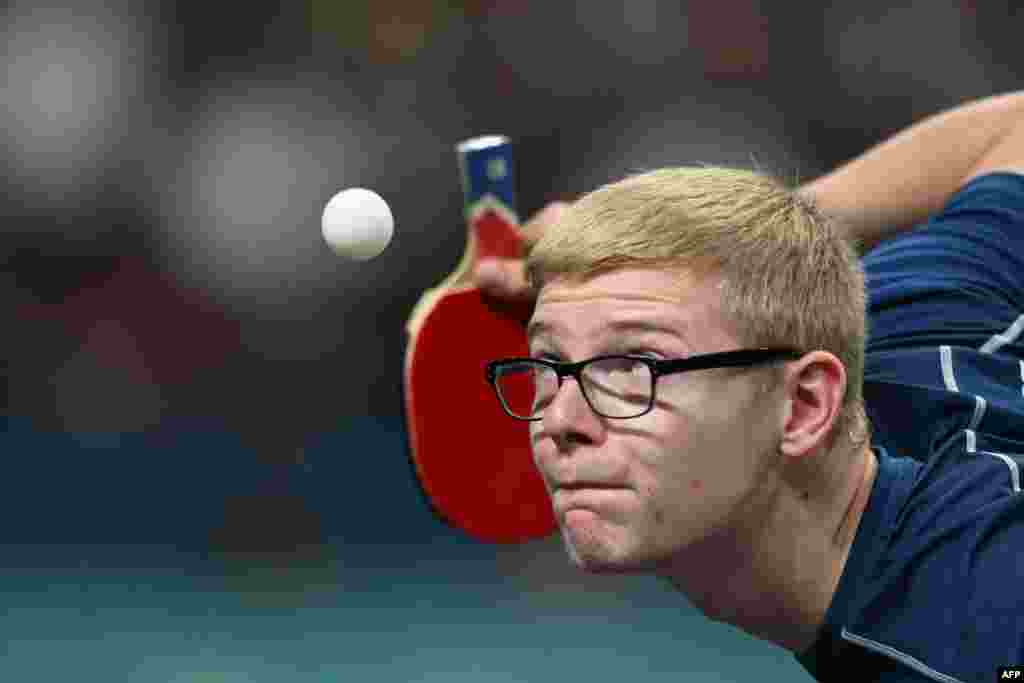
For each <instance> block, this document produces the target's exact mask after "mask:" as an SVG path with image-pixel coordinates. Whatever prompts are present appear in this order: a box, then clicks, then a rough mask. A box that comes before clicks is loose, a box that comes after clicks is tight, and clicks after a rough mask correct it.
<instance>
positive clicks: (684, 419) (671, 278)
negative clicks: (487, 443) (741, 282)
mask: <svg viewBox="0 0 1024 683" xmlns="http://www.w3.org/2000/svg"><path fill="white" fill-rule="evenodd" d="M716 282H717V280H708V281H705V282H696V281H693V280H692V279H688V278H685V277H681V276H680V275H678V274H669V273H666V272H663V271H656V270H647V269H628V270H617V271H613V272H610V273H605V274H602V275H599V276H597V277H594V278H592V279H591V280H589V281H588V282H586V283H583V284H575V283H569V282H567V281H565V280H564V279H555V280H553V281H551V282H549V283H547V284H545V285H544V287H543V288H542V289H541V291H540V295H539V297H538V300H537V305H536V309H535V311H534V314H533V318H532V320H531V323H532V324H533V325H537V324H538V323H540V324H542V325H543V326H544V330H543V331H541V332H538V333H536V334H533V335H532V337H531V339H530V353H531V355H532V356H534V357H541V356H543V357H547V358H552V359H554V360H560V361H580V360H585V359H587V358H591V357H593V356H597V355H602V354H613V353H623V354H625V353H628V354H644V355H651V356H653V357H656V358H665V359H668V358H680V357H685V356H691V355H697V354H703V353H712V352H716V351H730V350H734V349H737V348H739V345H738V343H737V342H736V340H735V339H734V338H733V337H732V336H731V335H730V334H728V333H727V332H726V331H725V330H724V329H723V327H722V325H721V324H720V323H719V318H718V313H717V301H718V294H717V291H716V290H715V289H714V286H715V284H716ZM623 322H637V323H645V324H653V325H656V326H658V327H661V328H664V331H650V330H630V329H626V328H620V329H612V328H613V326H614V325H615V324H617V323H623ZM755 389H756V387H755V384H754V374H753V373H752V372H746V373H744V372H738V373H736V372H734V373H732V375H731V376H730V375H729V374H727V373H726V371H721V370H699V371H696V372H687V373H680V374H673V375H666V376H663V377H660V378H659V379H658V381H657V390H656V391H657V393H656V397H657V401H656V403H655V406H654V408H653V410H652V411H651V412H649V413H647V414H646V415H642V416H640V417H636V418H631V419H626V420H615V419H607V418H603V417H600V416H598V415H596V414H595V413H594V412H592V411H591V410H590V408H589V406H588V405H587V403H586V400H585V399H584V398H583V395H582V394H581V393H580V388H579V385H578V384H577V383H576V382H575V381H573V380H571V379H566V380H565V381H564V382H563V384H562V386H561V388H560V389H559V391H558V394H557V395H556V396H555V398H554V400H552V401H551V402H550V403H549V404H547V406H546V408H545V411H544V415H543V419H542V420H538V421H536V422H532V423H531V429H530V434H531V441H532V445H533V453H534V460H535V462H536V464H537V467H538V469H539V470H540V473H541V475H542V476H543V478H544V482H545V484H546V486H547V489H548V493H549V494H550V496H551V500H552V504H553V507H554V511H555V515H556V518H557V519H558V522H559V525H560V527H561V531H562V535H563V538H564V540H565V543H566V547H567V549H568V550H569V553H570V555H571V556H572V558H573V560H574V562H575V563H576V564H577V565H578V566H580V567H581V568H583V569H586V570H588V571H594V572H626V571H641V570H651V569H656V568H657V567H659V566H663V563H664V562H666V561H667V560H670V559H677V560H678V559H680V558H685V557H686V554H685V551H686V550H687V549H688V548H692V547H693V546H694V544H695V543H697V542H698V541H700V540H701V539H702V538H704V537H706V536H707V535H708V534H709V533H711V532H712V531H715V530H717V529H721V528H723V526H731V525H737V524H741V523H743V520H742V519H739V518H737V517H736V516H737V515H741V514H742V511H743V510H744V509H745V508H743V507H742V506H741V503H742V502H744V500H745V499H746V498H747V497H748V496H750V495H751V493H752V492H753V491H754V488H755V486H756V485H757V484H758V474H759V471H760V470H761V469H762V468H763V467H764V463H765V462H766V459H765V458H766V454H771V453H774V451H775V445H776V443H777V441H776V440H775V434H774V432H773V427H776V426H777V423H774V422H773V421H777V420H778V417H779V414H780V413H779V406H778V404H776V405H771V402H769V401H766V400H764V399H762V400H760V401H758V400H756V399H757V396H756V391H755Z"/></svg>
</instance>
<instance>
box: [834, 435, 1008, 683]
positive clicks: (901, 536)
mask: <svg viewBox="0 0 1024 683" xmlns="http://www.w3.org/2000/svg"><path fill="white" fill-rule="evenodd" d="M963 431H964V432H966V431H967V430H963ZM1022 465H1024V442H1011V441H1010V440H1007V439H1002V438H999V437H989V436H987V435H984V434H974V437H973V438H968V435H967V434H966V433H956V434H954V435H952V436H951V437H950V438H949V439H947V440H946V441H945V442H944V443H942V444H940V445H939V446H938V448H937V449H936V453H935V454H933V455H932V456H931V457H930V458H928V459H927V462H926V464H925V465H924V466H923V467H921V468H920V469H918V470H917V471H916V474H915V476H914V479H913V481H912V482H911V483H910V486H909V491H908V492H907V495H906V496H905V497H901V499H900V500H898V501H894V502H895V506H896V508H897V509H894V510H892V514H891V515H890V516H888V517H887V518H886V523H887V525H888V526H889V528H887V529H884V530H883V533H881V534H879V538H884V539H886V540H885V541H882V542H883V543H884V545H885V547H884V548H882V549H881V550H880V552H879V554H878V557H879V560H878V561H877V563H875V564H874V566H873V567H872V569H871V572H870V575H869V576H863V577H859V578H860V579H861V582H860V583H861V589H860V590H859V591H858V595H857V596H856V604H855V606H854V608H853V609H851V610H850V611H849V614H848V618H847V620H846V623H844V624H841V625H839V626H838V628H837V629H836V634H835V635H836V637H837V638H838V639H840V640H841V641H842V647H841V648H839V649H838V650H837V652H839V653H841V654H842V653H845V657H846V658H853V659H856V658H861V659H863V660H864V661H865V662H871V663H873V664H872V665H873V666H876V667H878V670H879V672H882V671H885V672H887V675H886V676H888V677H886V676H881V675H879V676H878V677H877V678H875V679H873V680H880V681H890V680H892V681H897V680H908V681H909V680H914V681H917V680H939V681H969V680H987V679H991V677H992V676H993V674H994V672H995V667H996V666H999V665H1015V664H1019V663H1021V662H1024V622H1022V621H1021V619H1020V615H1021V614H1022V613H1024V592H1021V591H1020V590H1018V589H1017V584H1018V582H1019V578H1018V577H1019V576H1020V574H1021V572H1022V571H1024V564H1022V561H1021V559H1020V558H1021V557H1022V556H1021V554H1020V551H1019V549H1020V548H1021V547H1024V496H1022V493H1021V490H1020V482H1019V467H1020V466H1022ZM915 676H916V677H915Z"/></svg>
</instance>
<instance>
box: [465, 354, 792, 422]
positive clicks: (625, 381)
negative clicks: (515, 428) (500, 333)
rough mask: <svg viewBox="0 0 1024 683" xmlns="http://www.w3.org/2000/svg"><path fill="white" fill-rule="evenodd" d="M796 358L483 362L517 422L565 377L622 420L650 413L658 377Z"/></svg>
mask: <svg viewBox="0 0 1024 683" xmlns="http://www.w3.org/2000/svg"><path fill="white" fill-rule="evenodd" d="M801 356H803V352H801V351H798V350H796V349H785V348H783V349H739V350H736V351H722V352H718V353H706V354H702V355H699V356H690V357H689V358H676V359H671V360H661V359H659V358H648V357H645V356H633V355H609V356H597V357H595V358H590V359H588V360H582V361H579V362H578V363H558V362H555V361H550V360H543V359H540V358H505V359H502V360H496V361H491V362H490V363H488V364H487V366H486V370H485V372H486V376H487V381H488V383H490V385H491V387H493V389H494V393H495V394H496V395H497V397H498V401H499V402H500V403H501V407H502V408H503V409H504V410H505V412H506V413H507V414H508V415H509V416H511V417H514V418H516V419H517V420H528V421H532V420H540V419H541V417H542V413H543V412H544V409H545V408H546V407H547V405H548V404H549V403H551V401H552V400H553V399H554V398H555V395H556V394H557V393H558V390H559V389H560V388H561V386H562V381H563V380H564V379H565V378H566V377H573V378H575V380H576V383H577V384H579V385H580V390H581V391H582V392H583V398H585V399H586V401H587V404H588V405H589V406H590V409H591V410H593V411H594V412H595V413H597V414H598V415H600V416H602V417H607V418H612V419H616V420H624V419H628V418H633V417H640V416H641V415H644V414H646V413H648V412H650V410H651V409H652V408H653V407H654V401H655V388H656V387H657V384H658V378H659V377H661V376H663V375H671V374H675V373H679V372H689V371H691V370H708V369H711V368H736V367H748V366H754V365H762V364H764V363H770V362H772V361H777V360H782V359H787V360H795V359H797V358H800V357H801Z"/></svg>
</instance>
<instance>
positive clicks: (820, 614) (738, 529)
mask: <svg viewBox="0 0 1024 683" xmlns="http://www.w3.org/2000/svg"><path fill="white" fill-rule="evenodd" d="M846 460H847V461H848V462H849V463H850V464H849V466H848V467H845V468H833V469H834V470H836V471H835V473H834V474H833V475H831V477H830V478H827V479H826V481H823V482H821V483H820V485H818V486H815V487H814V488H815V490H814V491H808V490H807V487H806V486H803V487H800V488H798V487H794V486H793V485H792V484H789V483H787V482H786V481H785V479H784V478H782V477H776V478H775V479H774V480H773V481H771V482H770V483H768V484H766V485H765V486H762V487H761V489H760V490H759V491H758V492H756V493H755V494H754V495H753V496H751V498H750V499H749V500H748V501H747V502H746V504H745V505H744V506H743V510H742V511H741V512H740V513H738V514H737V516H736V517H735V518H734V520H733V521H732V522H731V523H730V524H729V525H728V526H727V527H726V528H724V529H723V530H722V531H720V532H718V533H715V534H713V535H711V536H709V537H707V538H705V539H704V540H702V541H701V542H700V543H698V544H696V546H693V547H690V548H687V549H686V550H685V551H684V552H683V554H682V555H680V556H677V557H676V558H675V559H674V560H673V561H672V562H671V563H669V564H668V565H667V566H666V568H665V570H664V571H662V572H661V574H662V575H663V576H664V577H665V578H666V579H668V580H669V581H670V582H671V583H672V584H673V585H674V586H675V587H676V588H677V589H678V590H680V591H681V592H683V593H684V594H685V595H686V596H687V597H688V598H689V599H690V600H691V601H692V602H693V603H694V605H696V606H697V607H698V608H699V609H700V610H701V611H703V612H704V614H705V615H706V616H707V617H709V618H710V619H712V620H714V621H721V622H725V623H729V624H731V625H733V626H735V627H737V628H740V629H742V630H744V631H746V632H747V633H749V634H751V635H752V636H754V637H756V638H760V639H762V640H768V641H770V642H773V643H775V644H777V645H779V646H781V647H784V648H786V649H788V650H791V651H793V652H802V651H804V650H806V649H807V648H809V647H810V646H811V645H812V644H813V643H814V640H815V638H816V637H817V634H818V631H819V630H820V628H821V626H822V625H823V624H824V621H825V613H826V612H827V610H828V607H829V605H830V604H831V602H832V597H833V596H834V595H835V591H836V589H837V587H838V585H839V578H840V577H841V576H842V572H843V568H844V567H845V565H846V560H847V558H848V557H849V552H850V548H851V546H852V545H853V540H854V538H855V537H856V532H857V527H858V526H859V524H860V519H861V516H862V515H863V512H864V509H865V508H866V507H867V501H868V498H869V496H870V493H871V488H872V486H873V484H874V480H875V475H876V471H877V461H876V459H875V456H874V453H872V451H871V449H870V446H869V445H865V446H864V447H863V449H862V450H859V451H858V452H857V454H856V456H854V457H850V458H846Z"/></svg>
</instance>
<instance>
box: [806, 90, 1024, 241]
mask: <svg viewBox="0 0 1024 683" xmlns="http://www.w3.org/2000/svg"><path fill="white" fill-rule="evenodd" d="M993 171H1011V172H1016V173H1024V92H1019V93H1010V94H1006V95H996V96H992V97H986V98H984V99H980V100H972V101H970V102H967V103H965V104H962V105H960V106H957V107H954V108H952V109H948V110H946V111H943V112H940V113H938V114H935V115H932V116H930V117H928V118H926V119H924V120H922V121H919V122H918V123H915V124H913V125H911V126H910V127H908V128H906V129H904V130H902V131H901V132H899V133H897V134H895V135H893V136H892V137H890V138H888V139H887V140H885V141H883V142H881V143H879V144H878V145H876V146H875V147H872V148H871V149H869V150H867V151H866V152H864V153H863V154H861V155H860V156H858V157H856V158H855V159H853V160H852V161H849V162H847V163H846V164H844V165H842V166H840V167H839V168H837V169H836V170H834V171H832V172H830V173H828V174H826V175H824V176H822V177H820V178H818V179H816V180H814V181H811V182H809V183H807V184H805V185H803V186H802V187H801V188H800V192H801V193H803V194H806V195H807V196H808V197H810V198H811V199H813V200H814V201H815V203H816V204H817V205H818V206H819V208H821V209H822V211H824V212H825V213H826V214H829V215H831V216H833V217H835V218H836V219H838V220H839V221H840V223H841V224H842V225H843V226H844V227H845V229H846V230H847V231H848V232H849V234H850V235H851V237H854V238H856V239H858V240H860V242H861V247H862V250H863V251H867V250H868V249H870V248H872V247H873V246H875V245H876V244H878V243H879V242H883V241H885V240H886V239H889V238H890V237H893V236H895V235H896V234H898V233H900V232H903V231H904V230H907V229H909V228H911V227H913V226H914V225H916V224H918V223H920V222H921V221H923V220H925V219H927V218H928V216H929V215H931V214H933V213H935V212H936V211H938V210H939V209H941V208H942V206H943V205H944V204H945V203H946V201H947V200H948V199H949V198H950V196H952V195H953V194H954V193H955V192H956V191H957V190H958V189H959V188H960V187H961V186H962V185H963V184H964V183H965V182H967V181H968V180H970V179H971V178H974V177H976V176H979V175H982V174H985V173H991V172H993Z"/></svg>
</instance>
